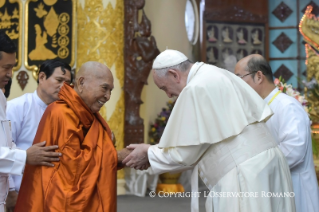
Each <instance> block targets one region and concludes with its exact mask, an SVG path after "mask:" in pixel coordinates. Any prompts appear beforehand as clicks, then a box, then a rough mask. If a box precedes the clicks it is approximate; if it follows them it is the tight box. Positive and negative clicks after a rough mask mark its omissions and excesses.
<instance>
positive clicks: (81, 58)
mask: <svg viewBox="0 0 319 212" xmlns="http://www.w3.org/2000/svg"><path fill="white" fill-rule="evenodd" d="M77 12H78V13H77V18H78V19H77V20H78V30H77V32H78V34H77V40H78V41H77V68H79V67H80V66H81V65H82V64H83V63H85V62H87V61H98V62H100V63H103V64H105V65H107V66H108V67H109V68H111V67H112V66H113V65H115V70H116V77H117V78H118V80H119V83H120V85H121V87H123V85H124V52H123V50H124V40H123V39H124V26H123V22H124V3H123V0H117V1H116V6H115V8H113V7H112V5H111V3H109V4H108V5H107V7H106V8H105V9H104V7H103V3H102V0H86V1H85V5H84V9H83V7H82V6H81V4H80V3H78V5H77ZM124 111H125V106H124V92H123V91H122V92H121V96H120V99H119V100H118V102H117V103H116V109H115V111H114V112H113V114H112V116H111V117H110V119H109V121H107V122H108V124H109V126H110V128H111V130H112V131H113V132H114V135H115V137H116V141H117V142H116V144H115V145H116V148H117V149H122V148H123V147H124ZM100 113H101V115H102V117H103V118H104V119H106V118H107V117H106V108H105V107H102V109H101V111H100ZM118 178H119V179H124V172H123V171H122V170H121V171H119V172H118Z"/></svg>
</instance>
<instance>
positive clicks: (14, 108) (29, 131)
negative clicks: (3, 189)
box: [7, 91, 47, 191]
mask: <svg viewBox="0 0 319 212" xmlns="http://www.w3.org/2000/svg"><path fill="white" fill-rule="evenodd" d="M46 108H47V105H46V104H45V103H44V102H43V101H42V100H41V99H40V98H39V96H38V95H37V91H34V92H33V93H27V94H24V95H22V96H20V97H18V98H15V99H12V100H10V101H8V107H7V119H8V120H10V121H11V126H12V140H13V142H15V144H16V146H17V147H18V148H20V149H23V150H27V149H28V148H29V147H31V146H32V144H33V140H34V137H35V134H36V132H37V129H38V125H39V122H40V120H41V118H42V115H43V113H44V111H45V109H46ZM12 177H13V180H14V187H15V190H16V191H19V190H20V184H21V180H22V176H12ZM11 187H12V185H10V188H11Z"/></svg>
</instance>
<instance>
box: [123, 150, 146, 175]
mask: <svg viewBox="0 0 319 212" xmlns="http://www.w3.org/2000/svg"><path fill="white" fill-rule="evenodd" d="M150 146H151V145H150V144H130V145H129V146H127V147H126V148H127V149H129V150H133V151H132V152H131V153H130V154H129V155H128V156H127V157H126V158H125V159H124V160H123V161H122V163H123V164H125V165H126V166H128V167H131V168H134V169H140V170H144V169H147V168H148V167H149V162H148V155H147V151H148V148H149V147H150Z"/></svg>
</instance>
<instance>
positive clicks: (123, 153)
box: [117, 148, 132, 166]
mask: <svg viewBox="0 0 319 212" xmlns="http://www.w3.org/2000/svg"><path fill="white" fill-rule="evenodd" d="M131 152H132V150H129V149H127V148H124V149H121V150H118V151H117V163H118V164H119V166H121V165H122V161H123V160H124V159H125V158H126V157H127V156H128V155H129V154H130V153H131Z"/></svg>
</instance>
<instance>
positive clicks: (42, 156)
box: [26, 141, 62, 166]
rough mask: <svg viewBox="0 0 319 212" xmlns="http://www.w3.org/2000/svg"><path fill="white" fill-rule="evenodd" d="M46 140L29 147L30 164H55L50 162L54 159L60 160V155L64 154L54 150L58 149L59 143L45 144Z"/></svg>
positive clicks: (28, 158)
mask: <svg viewBox="0 0 319 212" xmlns="http://www.w3.org/2000/svg"><path fill="white" fill-rule="evenodd" d="M45 143H46V142H45V141H43V142H41V143H38V144H34V145H33V146H31V147H30V148H29V149H27V161H26V163H27V164H30V165H42V166H54V164H52V163H50V162H52V161H59V160H60V159H59V157H60V156H62V153H60V152H53V150H55V149H58V148H59V147H58V146H57V145H54V146H45Z"/></svg>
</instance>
